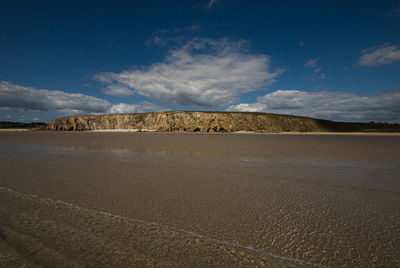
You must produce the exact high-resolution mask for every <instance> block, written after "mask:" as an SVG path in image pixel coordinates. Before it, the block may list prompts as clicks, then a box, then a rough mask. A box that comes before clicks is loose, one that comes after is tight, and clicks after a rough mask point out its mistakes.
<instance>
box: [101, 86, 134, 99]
mask: <svg viewBox="0 0 400 268" xmlns="http://www.w3.org/2000/svg"><path fill="white" fill-rule="evenodd" d="M103 93H104V94H107V95H113V96H117V97H128V96H132V95H133V91H132V90H131V89H129V88H127V87H125V86H121V85H109V86H107V87H106V88H104V89H103Z"/></svg>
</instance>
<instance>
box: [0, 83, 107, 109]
mask: <svg viewBox="0 0 400 268" xmlns="http://www.w3.org/2000/svg"><path fill="white" fill-rule="evenodd" d="M109 105H110V104H109V102H108V101H107V100H103V99H99V98H96V97H92V96H88V95H84V94H80V93H66V92H63V91H58V90H47V89H37V88H34V87H26V86H20V85H16V84H12V83H9V82H5V81H2V82H0V107H1V108H2V109H12V110H20V111H31V110H36V111H48V110H56V111H58V112H60V113H65V114H77V113H102V112H105V111H106V110H107V108H108V106H109Z"/></svg>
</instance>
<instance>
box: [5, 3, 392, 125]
mask: <svg viewBox="0 0 400 268" xmlns="http://www.w3.org/2000/svg"><path fill="white" fill-rule="evenodd" d="M173 110H189V111H193V110H196V111H248V112H267V113H278V114H291V115H301V116H308V117H314V118H321V119H328V120H336V121H352V122H370V121H383V122H400V0H397V1H390V0H387V1H286V0H281V1H273V0H271V1H255V0H254V1H244V0H198V1H183V0H182V1H173V0H169V1H152V0H148V1H132V0H131V1H118V0H114V1H100V0H98V1H82V0H81V1H62V0H60V1H16V0H12V1H8V0H1V1H0V121H20V122H35V121H40V122H49V121H51V119H52V118H55V117H61V116H69V115H89V114H105V113H135V112H153V111H173Z"/></svg>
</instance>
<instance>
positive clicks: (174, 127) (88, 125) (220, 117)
mask: <svg viewBox="0 0 400 268" xmlns="http://www.w3.org/2000/svg"><path fill="white" fill-rule="evenodd" d="M324 122H329V121H324V120H318V119H312V118H306V117H299V116H287V115H277V114H266V113H241V112H184V111H176V112H157V113H137V114H116V115H114V114H113V115H91V116H71V117H62V118H56V119H53V121H52V122H51V124H50V125H49V128H50V130H69V131H81V130H102V129H148V130H154V131H161V132H165V131H188V132H235V131H254V132H283V131H328V130H329V129H328V128H327V127H326V126H324V125H325V124H324Z"/></svg>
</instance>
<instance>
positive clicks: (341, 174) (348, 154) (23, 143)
mask: <svg viewBox="0 0 400 268" xmlns="http://www.w3.org/2000/svg"><path fill="white" fill-rule="evenodd" d="M0 170H1V173H0V174H1V175H0V186H3V187H7V188H9V189H12V190H13V191H17V192H21V193H27V194H37V195H39V196H40V197H45V198H50V199H52V200H63V201H66V202H70V203H72V204H74V205H78V206H80V207H83V208H88V209H93V210H96V211H105V212H108V213H111V214H113V215H121V216H124V217H128V218H134V219H140V220H143V221H146V222H153V223H157V224H160V225H162V226H168V227H171V228H176V229H179V230H185V231H188V232H193V233H195V234H199V235H203V236H205V237H208V238H211V239H215V240H218V241H226V242H228V243H231V244H235V243H238V244H240V245H242V246H245V247H249V248H253V249H254V250H256V251H257V252H267V253H270V254H273V255H277V256H281V257H284V258H292V259H297V260H303V261H306V262H309V263H313V264H318V265H325V266H339V265H340V266H371V265H379V266H387V267H394V266H399V265H400V253H399V252H400V244H399V241H400V231H399V230H400V209H399V206H398V204H400V179H399V178H400V137H399V136H356V135H355V136H334V135H332V136H329V135H328V136H327V135H323V136H322V135H321V136H315V135H313V136H308V135H242V134H240V135H239V134H237V135H206V134H199V135H195V134H177V133H173V134H167V133H161V134H160V133H52V132H43V133H41V132H30V133H0ZM294 263H295V264H296V265H297V264H299V263H296V262H294Z"/></svg>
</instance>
